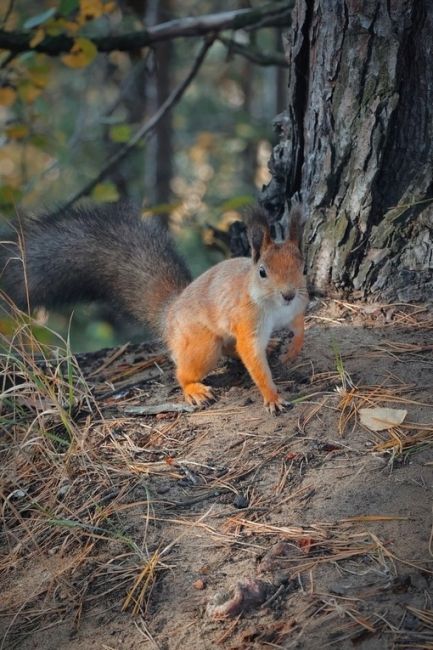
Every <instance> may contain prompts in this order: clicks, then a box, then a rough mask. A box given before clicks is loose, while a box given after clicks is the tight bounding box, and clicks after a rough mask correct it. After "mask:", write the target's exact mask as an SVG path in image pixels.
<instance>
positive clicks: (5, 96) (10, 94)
mask: <svg viewBox="0 0 433 650" xmlns="http://www.w3.org/2000/svg"><path fill="white" fill-rule="evenodd" d="M16 96H17V93H16V91H15V90H14V89H13V88H11V87H10V86H8V87H5V88H0V106H12V104H13V103H14V101H15V99H16Z"/></svg>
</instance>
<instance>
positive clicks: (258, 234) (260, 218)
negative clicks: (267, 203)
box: [245, 205, 271, 263]
mask: <svg viewBox="0 0 433 650" xmlns="http://www.w3.org/2000/svg"><path fill="white" fill-rule="evenodd" d="M245 222H246V224H247V232H248V239H249V242H250V246H251V251H252V257H253V262H254V263H256V262H257V261H258V260H259V258H260V255H261V254H262V252H263V251H264V249H265V248H267V247H268V246H269V244H270V243H271V235H270V230H269V224H268V217H267V213H266V211H265V210H264V209H263V208H261V207H260V206H259V205H255V206H254V207H253V208H251V209H250V210H249V212H248V213H247V215H246V217H245Z"/></svg>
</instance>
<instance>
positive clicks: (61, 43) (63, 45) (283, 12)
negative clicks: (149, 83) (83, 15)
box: [0, 0, 294, 56]
mask: <svg viewBox="0 0 433 650" xmlns="http://www.w3.org/2000/svg"><path fill="white" fill-rule="evenodd" d="M293 5H294V0H285V2H278V3H270V4H265V5H263V6H262V7H260V8H256V9H239V10H237V11H223V12H221V13H217V14H207V15H205V16H196V17H194V18H178V19H176V20H170V21H168V22H166V23H161V24H159V25H155V27H149V29H145V30H142V31H136V32H131V33H129V34H121V35H119V36H102V37H93V38H90V40H91V41H92V42H93V43H94V45H95V46H96V48H97V50H98V51H99V52H112V51H114V50H119V51H123V52H128V51H132V50H137V49H140V48H142V47H147V46H150V45H153V44H154V43H159V42H161V41H166V40H168V39H172V38H180V37H192V36H204V35H206V34H215V33H217V32H221V31H223V30H226V29H233V30H236V29H246V30H251V29H259V28H261V27H272V26H273V27H275V26H277V27H281V25H282V24H285V25H288V24H289V21H290V13H291V10H292V8H293ZM31 40H32V34H31V33H30V32H9V31H5V30H3V29H1V30H0V49H2V50H7V51H9V52H11V53H14V54H18V53H20V52H27V51H29V50H34V51H36V52H41V53H43V54H49V55H51V56H56V55H58V54H63V53H65V52H69V51H70V50H71V48H72V46H73V45H74V42H75V39H74V38H73V37H71V36H68V35H66V34H60V35H59V36H47V37H46V38H44V40H43V41H41V42H40V43H38V45H36V46H35V47H33V48H32V47H31V46H30V42H31Z"/></svg>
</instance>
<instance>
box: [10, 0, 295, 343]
mask: <svg viewBox="0 0 433 650" xmlns="http://www.w3.org/2000/svg"><path fill="white" fill-rule="evenodd" d="M287 4H290V3H287ZM273 6H274V7H275V6H277V5H275V4H274V5H273ZM279 6H280V7H281V6H282V5H281V3H280V4H279ZM263 7H264V5H263V3H260V2H258V1H255V2H248V1H245V0H237V1H231V2H227V3H224V7H223V13H225V12H233V11H242V10H249V9H259V11H261V10H262V9H263ZM221 11H222V8H221V3H218V2H216V0H214V1H212V0H206V1H203V0H202V1H201V2H198V1H197V0H183V2H175V0H57V1H54V0H39V1H38V2H34V1H32V0H1V1H0V30H3V34H4V33H5V32H14V33H20V34H26V35H27V36H26V38H27V39H28V47H27V48H26V49H25V51H22V52H19V51H12V52H11V51H6V50H2V51H0V74H1V81H0V123H1V149H0V212H1V214H2V219H3V220H7V219H11V218H14V217H15V216H16V214H17V212H31V213H36V214H37V213H41V212H44V211H45V212H46V211H48V212H50V211H52V210H55V209H56V208H58V207H59V206H64V205H65V204H68V203H69V202H70V201H73V200H74V199H76V198H77V197H81V196H88V197H89V198H90V199H92V200H95V201H98V202H105V201H116V200H118V199H120V198H129V199H131V200H133V201H135V202H137V203H139V204H141V205H142V206H143V214H144V215H145V216H146V215H151V214H157V215H159V216H160V218H161V219H163V220H164V221H167V222H168V221H169V222H170V225H171V227H172V229H173V231H174V233H175V235H176V238H177V240H178V244H179V247H180V248H181V250H182V251H183V253H184V254H185V255H186V257H187V260H188V263H189V265H190V267H191V269H192V271H193V273H194V274H198V273H199V272H201V271H203V270H204V269H205V268H207V267H208V266H210V265H211V264H213V263H215V262H217V261H219V260H220V259H222V258H223V257H224V255H226V254H227V252H228V251H225V250H224V246H222V245H221V242H220V241H218V242H216V241H215V239H214V237H213V235H212V226H213V227H216V228H219V229H223V230H224V229H226V228H227V227H228V225H229V224H230V223H231V222H232V221H233V220H236V219H238V218H239V216H240V213H241V211H242V209H244V208H245V206H247V205H248V204H250V203H251V202H253V201H254V200H255V195H256V192H257V190H258V189H260V188H261V187H262V185H263V184H264V183H266V182H267V181H268V179H269V172H268V168H267V163H268V159H269V155H270V152H271V147H272V144H273V132H272V119H273V118H274V116H275V115H277V114H278V113H279V112H280V111H281V110H283V108H284V107H285V105H286V102H287V100H286V88H287V81H286V74H287V69H286V63H285V59H284V55H283V52H282V44H281V33H282V31H284V29H285V28H287V24H288V14H287V13H286V14H285V13H284V11H283V13H282V14H281V15H277V18H276V19H274V20H272V19H268V20H262V19H260V16H258V17H257V18H256V19H255V22H254V20H252V21H250V24H249V25H248V26H246V27H244V28H236V29H233V27H231V28H229V29H226V30H224V31H215V32H213V33H212V35H211V37H209V35H208V36H206V37H205V39H206V38H208V39H209V38H211V39H212V43H211V46H209V45H210V40H208V43H207V45H206V41H205V39H204V38H203V37H200V36H191V37H188V38H185V37H179V38H169V39H167V40H164V41H160V42H157V43H155V44H151V45H150V46H146V47H136V48H129V49H127V50H126V51H121V49H117V48H115V47H113V49H112V50H111V51H105V52H98V50H97V48H96V47H95V45H94V41H95V39H96V40H97V39H100V41H101V39H104V38H106V37H108V38H110V37H112V36H116V35H122V34H128V33H136V32H139V31H143V30H145V29H148V28H151V27H153V26H155V25H159V24H162V23H166V22H168V21H173V20H178V19H186V18H188V17H189V18H190V19H192V20H194V19H195V18H197V17H199V16H203V15H205V14H213V13H220V12H221ZM64 37H70V38H73V39H74V48H73V50H72V51H71V52H69V53H68V52H66V53H65V52H61V51H56V52H54V53H53V54H52V55H50V54H47V53H45V52H44V51H38V49H41V48H42V50H44V48H45V49H46V47H45V46H46V44H49V43H50V39H52V42H53V43H56V42H59V41H58V40H57V41H56V39H62V38H64ZM207 46H209V48H208V49H206V48H207ZM200 48H204V49H202V52H203V53H204V51H205V54H206V56H205V58H204V60H203V63H202V65H199V64H198V62H197V58H196V57H197V56H198V52H199V51H200ZM18 49H19V48H18ZM194 65H195V67H196V68H197V69H196V70H195V71H194V77H193V78H192V80H191V82H190V83H189V84H188V85H187V86H185V93H184V94H183V95H182V97H181V98H180V99H179V101H177V100H175V101H173V103H172V107H171V109H170V110H168V111H167V112H166V113H165V115H164V117H163V118H162V119H161V120H160V121H159V122H158V123H157V125H156V127H155V128H153V129H151V130H150V131H149V136H148V137H144V138H139V137H137V133H140V132H141V131H143V129H144V128H146V125H147V124H148V121H149V120H150V119H152V117H153V116H155V114H156V113H157V111H158V109H159V108H160V107H161V105H162V104H163V103H164V101H165V100H167V98H168V97H169V95H170V93H172V92H173V90H174V89H175V88H176V87H178V86H180V85H181V84H182V80H184V79H186V78H187V77H188V75H189V74H190V72H191V70H192V68H194ZM195 73H196V74H195ZM135 140H137V144H136V145H134V146H130V145H132V144H134V142H135ZM126 149H128V153H127V155H125V156H123V152H124V151H125V150H126ZM113 157H119V158H121V159H120V160H119V162H117V163H116V164H114V165H111V167H110V169H108V167H109V164H108V163H110V162H112V160H113ZM101 172H102V174H101V176H102V177H101V178H99V179H98V175H100V173H101ZM37 317H38V319H39V321H40V322H41V324H46V323H48V325H49V327H52V328H53V329H54V330H56V331H59V332H62V333H63V334H64V335H65V334H66V333H67V331H68V328H69V323H70V312H68V311H66V312H65V313H56V314H49V315H48V314H46V313H45V312H44V311H41V312H40V313H39V314H38V315H37ZM12 326H13V325H12V324H11V323H10V322H9V321H8V319H7V318H6V316H2V317H1V320H0V327H1V329H2V330H3V333H6V332H7V330H8V328H11V327H12ZM44 332H46V330H45V329H44ZM45 335H46V334H45ZM137 337H138V338H140V337H141V338H142V337H143V334H142V331H141V330H139V329H134V328H131V327H129V326H127V325H126V324H125V322H123V321H120V320H119V319H118V317H117V316H116V315H115V314H112V313H111V312H110V311H109V310H107V309H104V308H101V307H100V306H99V307H96V306H86V307H79V308H78V307H77V308H76V309H75V311H74V315H73V318H72V321H71V343H72V348H73V349H74V350H75V351H77V350H91V349H96V348H100V347H104V346H111V345H114V344H116V343H118V342H120V341H122V340H127V339H128V338H137Z"/></svg>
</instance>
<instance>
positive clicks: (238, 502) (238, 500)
mask: <svg viewBox="0 0 433 650" xmlns="http://www.w3.org/2000/svg"><path fill="white" fill-rule="evenodd" d="M248 504H249V501H248V499H247V497H246V496H244V495H243V494H237V495H236V496H235V498H234V499H233V505H234V507H235V508H239V509H241V508H247V507H248Z"/></svg>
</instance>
